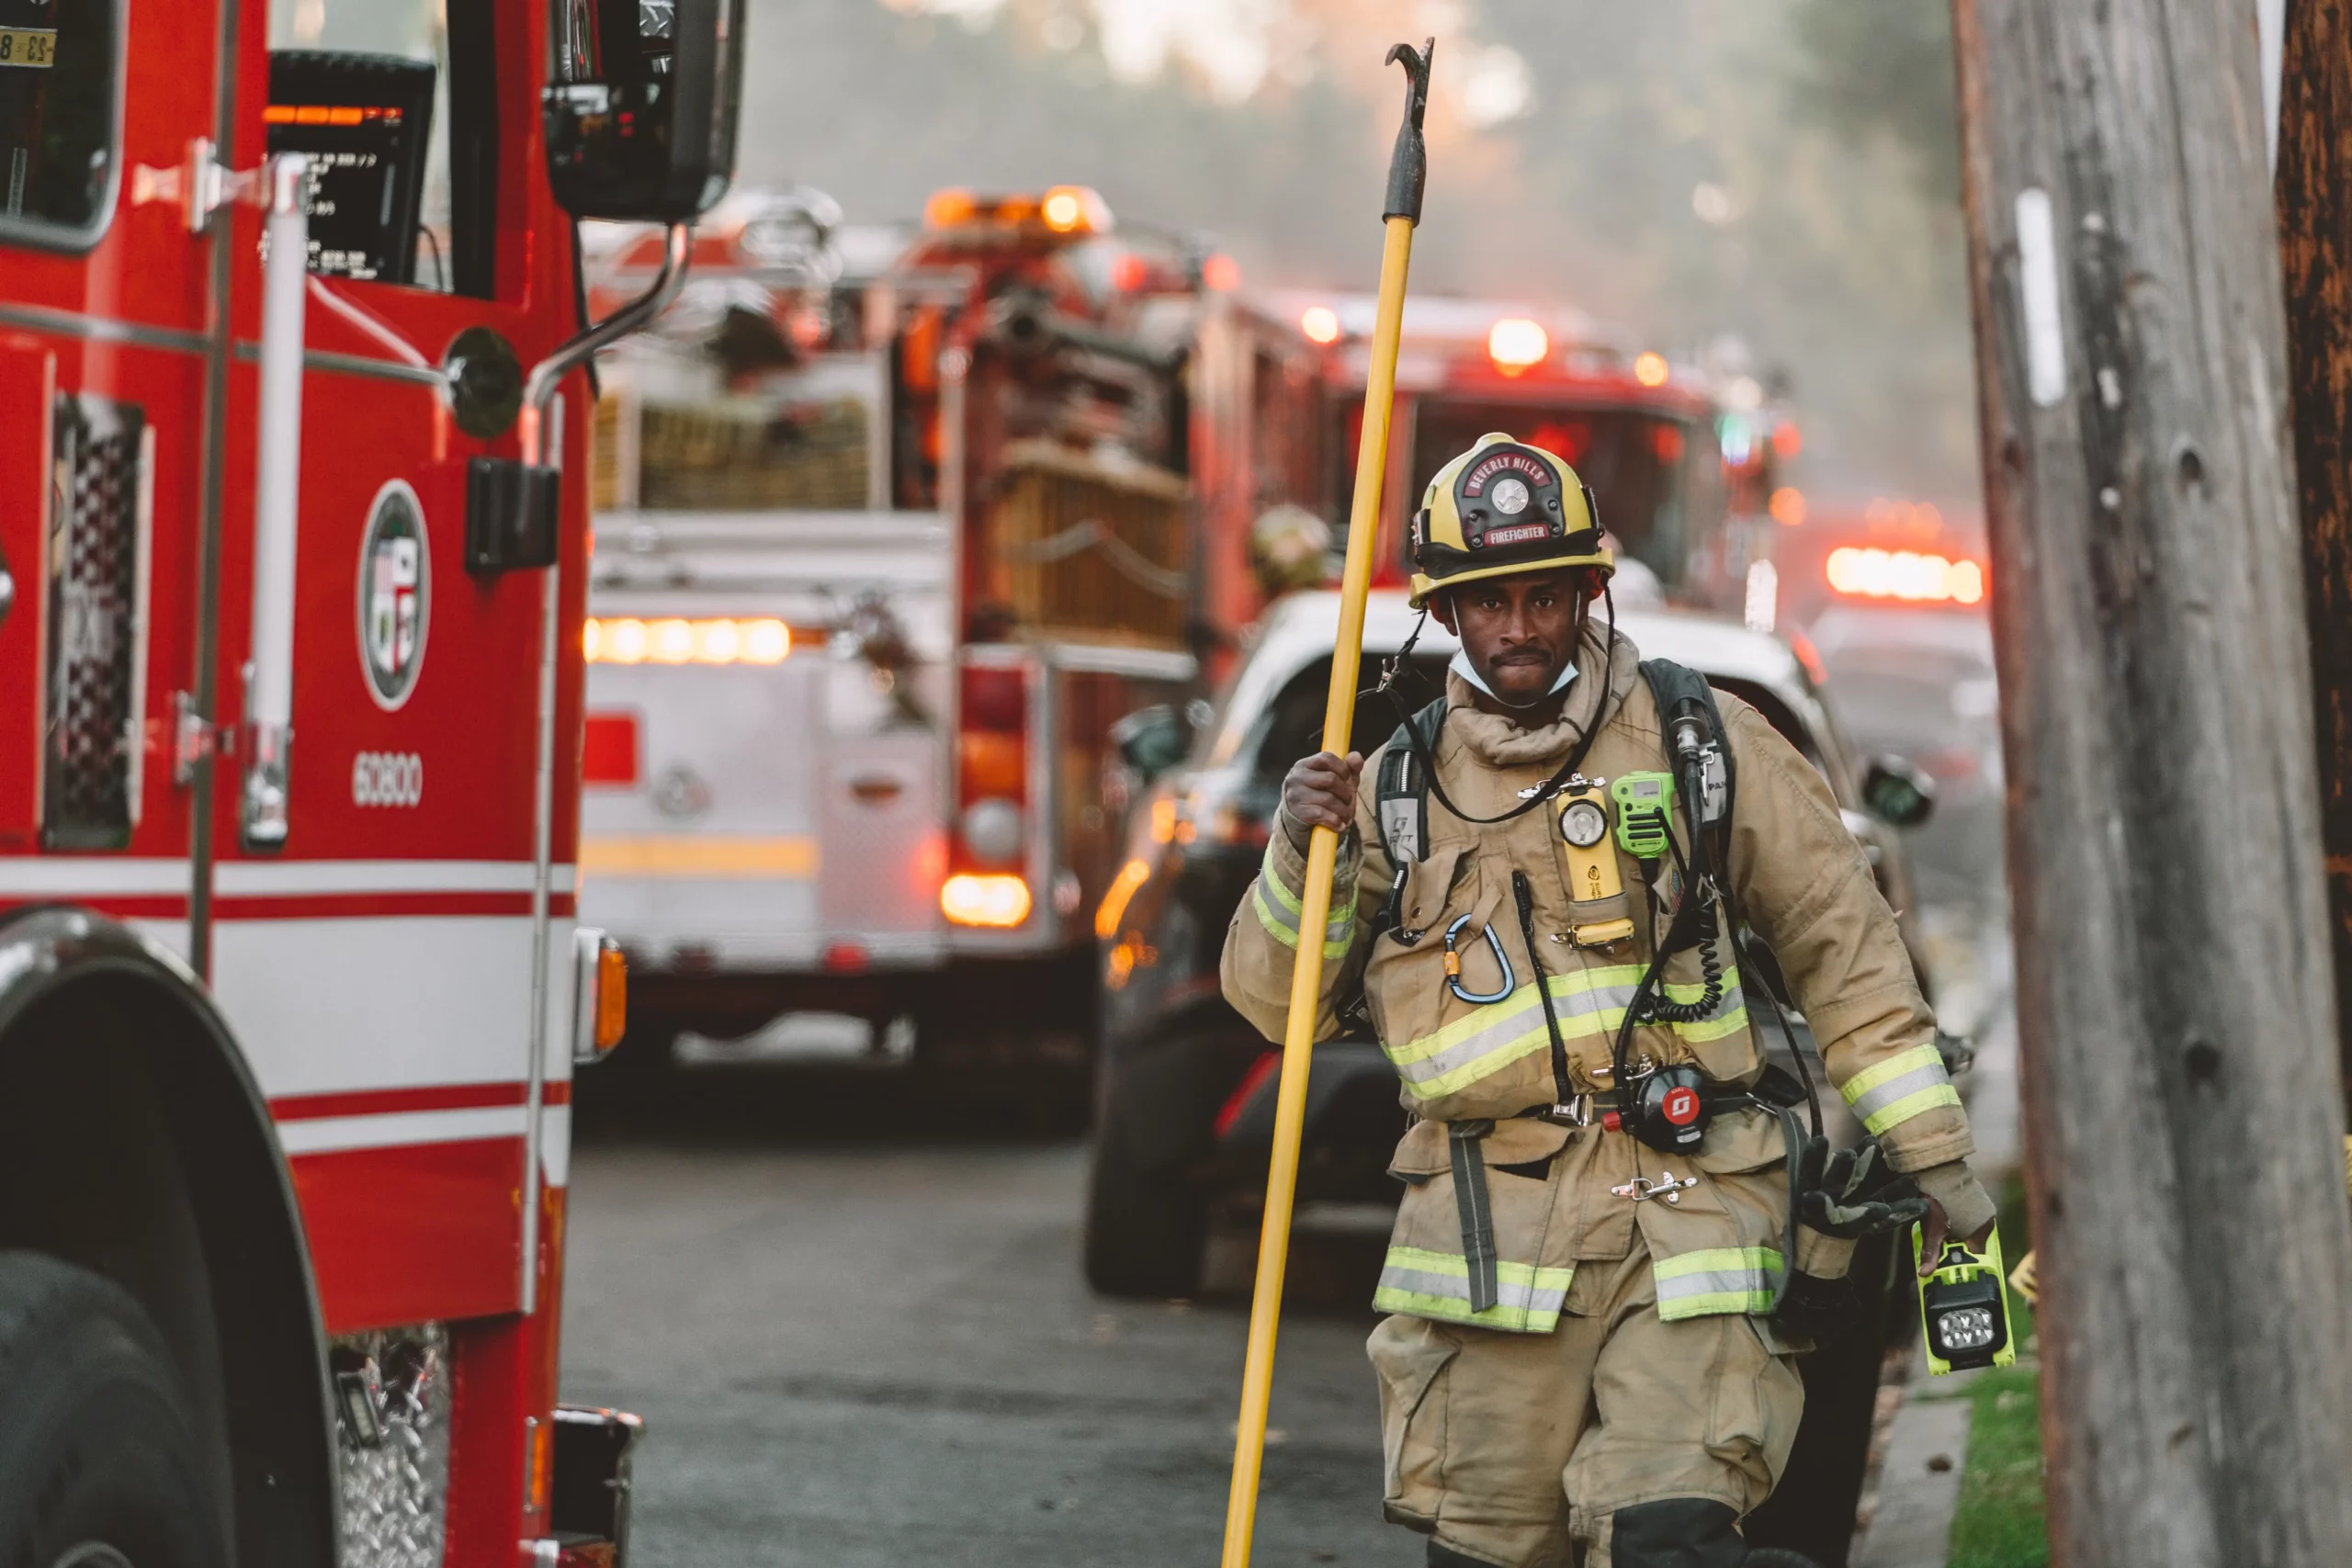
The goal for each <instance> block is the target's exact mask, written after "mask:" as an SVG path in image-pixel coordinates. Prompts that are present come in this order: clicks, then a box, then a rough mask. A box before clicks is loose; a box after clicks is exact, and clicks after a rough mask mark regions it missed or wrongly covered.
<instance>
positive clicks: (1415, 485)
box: [1267, 291, 1798, 615]
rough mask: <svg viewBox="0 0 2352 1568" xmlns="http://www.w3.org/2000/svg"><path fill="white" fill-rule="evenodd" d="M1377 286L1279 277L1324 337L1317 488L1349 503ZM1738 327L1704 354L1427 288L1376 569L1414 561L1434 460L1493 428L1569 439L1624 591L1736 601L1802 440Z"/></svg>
mask: <svg viewBox="0 0 2352 1568" xmlns="http://www.w3.org/2000/svg"><path fill="white" fill-rule="evenodd" d="M1373 305H1374V301H1373V299H1372V297H1371V296H1369V295H1344V294H1325V293H1312V292H1301V291H1284V292H1283V293H1281V294H1278V295H1275V296H1272V297H1271V298H1270V299H1269V300H1268V301H1267V307H1268V311H1269V313H1270V314H1272V315H1274V316H1277V317H1279V318H1281V319H1283V320H1284V321H1291V322H1295V331H1296V333H1298V335H1299V336H1300V337H1302V338H1304V339H1305V340H1306V342H1307V343H1308V344H1312V345H1313V346H1314V348H1315V349H1316V350H1317V366H1316V374H1317V379H1318V380H1319V381H1320V382H1321V383H1322V384H1323V385H1324V386H1325V387H1326V388H1327V389H1328V392H1327V398H1328V400H1329V408H1330V410H1331V414H1330V417H1331V418H1332V419H1333V421H1334V423H1335V426H1336V428H1335V429H1334V431H1333V433H1332V434H1331V436H1330V437H1329V439H1328V440H1327V442H1326V447H1327V450H1328V452H1329V460H1328V462H1327V465H1326V469H1325V474H1324V476H1323V485H1322V487H1321V491H1320V494H1321V496H1322V497H1323V498H1325V499H1324V501H1323V502H1322V503H1323V504H1324V505H1325V506H1326V507H1329V506H1330V505H1332V504H1334V503H1337V504H1340V505H1342V506H1343V505H1344V502H1345V500H1346V497H1347V492H1348V490H1349V487H1350V485H1351V483H1352V475H1353V474H1354V471H1355V453H1356V444H1357V437H1358V434H1359V432H1360V430H1361V428H1362V423H1363V377H1364V368H1365V363H1366V356H1367V355H1368V353H1369V344H1368V339H1369V338H1370V335H1371V333H1372V322H1373ZM1744 358H1745V354H1744V351H1743V350H1741V349H1739V348H1738V347H1737V345H1736V344H1728V343H1726V344H1724V345H1721V347H1720V348H1719V349H1718V350H1717V351H1716V352H1714V353H1712V354H1709V355H1701V356H1680V355H1668V354H1665V353H1662V352H1660V351H1659V350H1657V349H1656V348H1653V347H1645V346H1644V345H1643V344H1641V343H1640V342H1639V341H1638V340H1637V339H1636V338H1634V336H1633V335H1632V334H1630V333H1627V332H1626V331H1625V330H1624V329H1623V328H1620V327H1616V326H1612V325H1610V324H1608V323H1604V322H1601V321H1596V320H1595V319H1594V318H1592V317H1590V316H1589V315H1587V314H1586V313H1584V312H1583V311H1581V310H1575V309H1573V308H1570V307H1566V306H1559V305H1554V306H1550V307H1544V308H1531V307H1528V306H1525V305H1517V304H1512V303H1509V302H1504V301H1495V300H1482V299H1458V298H1446V297H1442V296H1415V297H1413V298H1410V299H1408V300H1407V301H1406V305H1405V320H1404V336H1403V340H1402V344H1401V347H1400V351H1399V357H1398V360H1397V405H1396V412H1395V414H1394V416H1393V418H1394V422H1395V427H1396V429H1397V433H1398V439H1397V440H1395V441H1393V442H1392V443H1391V444H1390V447H1389V452H1390V457H1389V472H1388V474H1387V477H1386V479H1385V482H1384V485H1383V488H1382V492H1381V493H1382V514H1381V520H1380V530H1381V537H1380V543H1379V545H1378V547H1377V548H1376V550H1375V553H1374V561H1375V563H1376V565H1375V567H1374V573H1375V576H1374V584H1375V586H1380V587H1395V586H1401V585H1402V584H1403V583H1404V582H1405V581H1406V580H1407V579H1408V576H1409V575H1410V572H1411V566H1410V561H1409V551H1408V548H1407V540H1406V535H1405V531H1406V525H1407V522H1408V519H1409V518H1410V516H1411V514H1412V513H1413V512H1414V511H1415V510H1416V509H1417V508H1419V505H1420V501H1421V492H1422V491H1424V490H1426V489H1428V487H1429V480H1430V476H1431V475H1432V474H1434V473H1436V472H1437V470H1438V469H1439V468H1441V467H1442V466H1443V465H1444V464H1445V462H1446V461H1447V460H1448V459H1449V458H1451V457H1455V456H1457V455H1458V454H1460V453H1461V452H1463V451H1464V450H1466V449H1467V448H1468V447H1469V446H1471V445H1472V444H1473V443H1475V442H1476V440H1477V438H1478V437H1479V436H1480V435H1481V434H1485V433H1487V431H1493V430H1506V431H1509V432H1510V433H1511V434H1514V435H1516V436H1518V437H1519V438H1520V439H1521V440H1523V441H1531V442H1533V443H1535V444H1536V445H1537V446H1543V447H1544V448H1546V449H1547V450H1550V451H1555V452H1558V453H1559V454H1560V455H1561V456H1562V457H1566V458H1567V459H1568V460H1569V462H1570V463H1572V464H1573V465H1575V467H1576V469H1577V473H1578V474H1579V475H1580V476H1581V477H1582V478H1583V479H1584V480H1585V482H1586V483H1587V484H1589V485H1590V486H1591V487H1592V488H1593V491H1594V492H1595V494H1596V495H1597V496H1598V498H1599V500H1600V514H1601V525H1602V526H1603V527H1604V528H1605V529H1606V530H1607V531H1608V533H1609V535H1610V536H1611V541H1612V543H1613V545H1614V547H1615V548H1616V551H1617V554H1618V558H1619V570H1618V576H1617V592H1619V593H1620V594H1630V595H1635V596H1640V597H1644V598H1648V597H1652V596H1657V597H1663V598H1665V599H1667V600H1670V601H1672V602H1674V603H1676V604H1688V605H1691V606H1693V607H1697V608H1706V609H1713V610H1719V611H1724V612H1728V613H1731V614H1735V615H1736V614H1738V613H1739V612H1740V611H1741V609H1742V608H1743V606H1744V604H1745V602H1746V600H1747V595H1748V594H1749V592H1751V590H1752V588H1753V586H1754V582H1755V580H1756V579H1757V578H1758V576H1759V574H1758V573H1757V572H1756V571H1755V570H1754V568H1755V567H1756V565H1757V564H1758V562H1764V563H1768V564H1769V562H1770V559H1771V552H1772V548H1773V546H1774V544H1775V543H1776V540H1775V538H1774V535H1775V532H1776V530H1775V528H1774V525H1773V522H1772V518H1773V513H1774V511H1775V508H1776V505H1777V506H1778V507H1779V508H1781V509H1783V510H1784V509H1785V508H1786V507H1787V506H1788V505H1789V504H1790V502H1791V498H1792V494H1793V492H1792V491H1788V490H1787V489H1786V488H1785V487H1784V486H1782V485H1781V470H1782V463H1783V461H1784V459H1785V458H1786V457H1789V456H1791V455H1792V454H1793V453H1794V451H1795V449H1796V445H1797V439H1798V437H1797V426H1796V423H1795V421H1794V419H1793V416H1792V413H1791V411H1790V409H1789V407H1788V405H1787V400H1786V399H1785V398H1784V397H1782V396H1781V395H1779V394H1778V393H1777V392H1776V391H1775V390H1774V389H1772V388H1771V387H1770V386H1769V385H1768V384H1767V383H1766V381H1764V380H1762V379H1759V378H1757V377H1755V376H1753V375H1750V374H1747V372H1746V371H1745V370H1743V369H1741V368H1739V366H1740V363H1741V361H1742V360H1744Z"/></svg>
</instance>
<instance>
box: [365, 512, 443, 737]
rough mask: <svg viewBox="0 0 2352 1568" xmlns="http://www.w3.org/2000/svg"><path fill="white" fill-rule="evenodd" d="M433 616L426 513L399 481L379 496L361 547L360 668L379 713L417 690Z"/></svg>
mask: <svg viewBox="0 0 2352 1568" xmlns="http://www.w3.org/2000/svg"><path fill="white" fill-rule="evenodd" d="M432 610H433V558H432V556H431V554H430V552H429V551H428V550H427V548H426V547H425V542H424V508H423V507H421V506H419V505H418V504H417V500H416V491H413V490H411V489H409V487H408V485H407V483H406V481H404V480H401V479H393V480H391V481H390V482H389V483H387V484H386V485H385V486H384V488H383V489H381V490H379V491H377V492H376V500H375V502H374V504H373V505H371V506H370V507H369V508H368V531H367V533H366V534H365V535H364V536H362V537H361V538H360V541H359V667H360V670H361V671H362V672H363V673H365V674H366V675H367V677H368V695H369V696H371V697H373V698H375V699H376V705H377V706H378V707H379V708H385V709H391V708H396V707H399V706H400V705H401V704H402V703H405V702H407V701H408V698H409V694H410V693H411V692H413V691H414V690H415V689H416V675H417V671H419V670H421V669H423V668H424V634H425V631H426V629H427V627H428V626H429V625H430V623H431V621H432Z"/></svg>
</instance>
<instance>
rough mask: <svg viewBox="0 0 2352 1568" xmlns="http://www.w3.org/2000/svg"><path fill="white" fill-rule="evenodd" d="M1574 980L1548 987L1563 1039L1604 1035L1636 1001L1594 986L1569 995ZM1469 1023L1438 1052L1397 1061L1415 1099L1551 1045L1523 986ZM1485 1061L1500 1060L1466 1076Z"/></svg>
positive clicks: (1623, 991)
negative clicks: (1538, 1046)
mask: <svg viewBox="0 0 2352 1568" xmlns="http://www.w3.org/2000/svg"><path fill="white" fill-rule="evenodd" d="M1577 978H1578V977H1577V976H1566V975H1561V976H1553V978H1552V981H1551V990H1552V998H1553V1009H1554V1010H1555V1012H1556V1013H1557V1014H1558V1016H1559V1020H1560V1032H1561V1034H1562V1035H1563V1036H1564V1037H1566V1038H1569V1039H1583V1038H1586V1037H1589V1036H1591V1035H1596V1034H1602V1033H1606V1032H1608V1031H1609V1030H1610V1029H1611V1028H1613V1027H1614V1026H1615V1025H1616V1024H1617V1022H1618V1021H1620V1020H1622V1019H1623V1017H1624V1016H1625V1009H1626V1008H1627V1007H1629V1006H1631V1005H1632V1003H1633V1000H1634V988H1635V987H1634V986H1633V985H1631V984H1626V985H1617V986H1594V987H1590V988H1589V989H1587V990H1581V991H1570V990H1568V989H1567V988H1566V987H1567V986H1568V985H1570V984H1573V983H1574V982H1575V981H1576V980H1577ZM1469 1020H1476V1023H1475V1024H1474V1025H1473V1027H1472V1028H1471V1029H1470V1030H1469V1031H1468V1032H1465V1033H1463V1034H1461V1035H1460V1036H1459V1037H1457V1038H1454V1039H1451V1040H1444V1042H1443V1044H1442V1047H1441V1048H1440V1049H1438V1050H1436V1051H1434V1052H1432V1053H1431V1054H1430V1055H1424V1056H1419V1057H1418V1058H1413V1059H1408V1060H1404V1061H1397V1062H1396V1067H1397V1077H1401V1078H1403V1079H1404V1080H1405V1082H1406V1084H1407V1085H1408V1086H1409V1087H1410V1088H1411V1089H1413V1090H1414V1092H1416V1093H1418V1094H1421V1095H1424V1096H1428V1095H1431V1094H1447V1093H1451V1092H1453V1090H1454V1089H1458V1088H1460V1087H1461V1086H1462V1084H1463V1083H1464V1082H1468V1081H1471V1080H1473V1079H1476V1078H1479V1077H1485V1076H1486V1073H1487V1072H1492V1071H1495V1070H1497V1069H1498V1068H1501V1067H1504V1066H1509V1065H1510V1063H1512V1062H1514V1061H1517V1060H1518V1059H1519V1058H1520V1057H1521V1056H1523V1055H1526V1054H1527V1052H1528V1051H1529V1050H1532V1049H1533V1048H1534V1047H1535V1045H1538V1044H1542V1045H1548V1044H1549V1043H1550V1031H1549V1030H1547V1029H1546V1028H1545V1027H1544V1007H1543V1003H1542V1002H1541V1001H1540V1000H1538V999H1537V998H1536V995H1535V987H1532V986H1521V987H1520V988H1519V989H1518V990H1517V991H1514V992H1513V993H1511V996H1510V999H1509V1000H1507V1001H1499V1002H1494V1003H1491V1004H1489V1005H1488V1006H1487V1007H1486V1008H1483V1009H1481V1010H1479V1011H1478V1012H1476V1013H1472V1014H1470V1015H1469ZM1469 1020H1465V1021H1469ZM1446 1032H1447V1031H1440V1032H1439V1033H1438V1034H1437V1035H1433V1036H1424V1037H1423V1038H1422V1040H1419V1041H1416V1042H1414V1043H1413V1044H1411V1045H1408V1046H1407V1047H1406V1048H1405V1050H1404V1051H1402V1052H1397V1053H1392V1055H1391V1060H1392V1061H1395V1058H1396V1057H1397V1056H1399V1055H1404V1056H1408V1057H1409V1056H1410V1053H1412V1052H1413V1051H1415V1050H1416V1049H1425V1048H1426V1045H1427V1044H1428V1043H1436V1042H1437V1041H1439V1040H1441V1039H1442V1037H1443V1036H1444V1034H1445V1033H1446ZM1514 1047H1521V1048H1518V1049H1515V1048H1514ZM1489 1056H1498V1057H1499V1059H1498V1060H1497V1061H1495V1062H1493V1063H1491V1064H1489V1065H1487V1067H1486V1071H1485V1072H1472V1073H1469V1074H1467V1075H1466V1076H1464V1068H1470V1067H1476V1066H1479V1065H1480V1064H1481V1063H1482V1062H1485V1060H1486V1058H1487V1057H1489Z"/></svg>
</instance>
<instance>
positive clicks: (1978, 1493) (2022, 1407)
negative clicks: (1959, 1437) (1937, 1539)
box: [1949, 1367, 2050, 1568]
mask: <svg viewBox="0 0 2352 1568" xmlns="http://www.w3.org/2000/svg"><path fill="white" fill-rule="evenodd" d="M1967 1397H1968V1401H1969V1403H1970V1404H1972V1405H1973V1407H1974V1408H1973V1411H1972V1412H1971V1414H1970V1416H1969V1423H1968V1470H1967V1472H1966V1473H1965V1474H1964V1475H1962V1478H1961V1483H1960V1511H1959V1513H1958V1514H1956V1515H1955V1516H1953V1518H1952V1524H1951V1559H1950V1562H1949V1568H2046V1565H2047V1564H2048V1562H2050V1538H2049V1533H2048V1529H2047V1527H2046V1526H2045V1524H2044V1523H2043V1518H2042V1495H2041V1416H2040V1408H2041V1404H2040V1400H2039V1399H2038V1397H2037V1396H2036V1393H2035V1386H2034V1370H2033V1369H2032V1368H2030V1367H2002V1368H1999V1369H1997V1370H1996V1371H1989V1372H1986V1373H1985V1375H1984V1376H1982V1377H1980V1378H1978V1379H1977V1380H1976V1381H1975V1382H1973V1384H1971V1385H1970V1386H1969V1389H1968V1393H1967Z"/></svg>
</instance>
